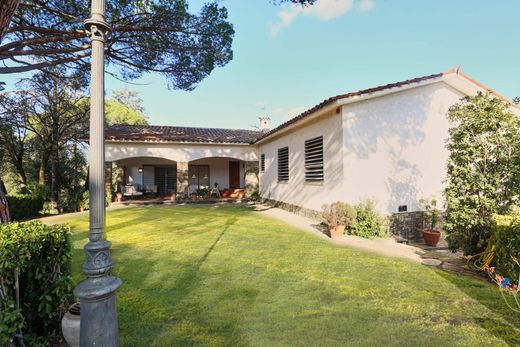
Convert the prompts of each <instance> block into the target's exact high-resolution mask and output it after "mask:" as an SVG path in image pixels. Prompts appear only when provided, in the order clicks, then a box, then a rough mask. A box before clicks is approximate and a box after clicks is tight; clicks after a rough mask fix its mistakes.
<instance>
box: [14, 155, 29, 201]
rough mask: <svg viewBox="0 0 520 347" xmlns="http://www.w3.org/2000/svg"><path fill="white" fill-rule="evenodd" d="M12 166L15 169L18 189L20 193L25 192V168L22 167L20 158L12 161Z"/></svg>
mask: <svg viewBox="0 0 520 347" xmlns="http://www.w3.org/2000/svg"><path fill="white" fill-rule="evenodd" d="M14 166H15V169H16V175H17V176H18V184H19V185H20V191H21V192H22V194H25V193H27V175H26V174H25V169H24V168H23V162H22V158H21V157H20V158H19V159H16V160H15V162H14Z"/></svg>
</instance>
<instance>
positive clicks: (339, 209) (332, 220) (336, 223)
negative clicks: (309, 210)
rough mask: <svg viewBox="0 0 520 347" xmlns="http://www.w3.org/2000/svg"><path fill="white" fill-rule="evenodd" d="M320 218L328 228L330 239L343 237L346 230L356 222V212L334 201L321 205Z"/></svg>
mask: <svg viewBox="0 0 520 347" xmlns="http://www.w3.org/2000/svg"><path fill="white" fill-rule="evenodd" d="M322 209H323V212H322V214H321V215H322V217H323V219H324V220H325V223H326V224H327V226H328V227H329V232H330V237H331V238H333V239H334V238H337V237H341V236H343V234H344V233H345V229H346V228H350V227H352V226H353V225H354V223H355V221H356V211H355V210H354V209H353V208H352V206H350V205H349V204H347V203H344V202H341V201H336V202H334V203H332V204H330V205H323V207H322Z"/></svg>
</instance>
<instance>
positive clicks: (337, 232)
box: [329, 225, 345, 239]
mask: <svg viewBox="0 0 520 347" xmlns="http://www.w3.org/2000/svg"><path fill="white" fill-rule="evenodd" d="M329 232H330V238H331V239H335V238H338V237H342V236H343V234H344V233H345V226H344V225H338V226H337V227H329Z"/></svg>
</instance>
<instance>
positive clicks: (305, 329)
mask: <svg viewBox="0 0 520 347" xmlns="http://www.w3.org/2000/svg"><path fill="white" fill-rule="evenodd" d="M58 220H59V219H58ZM60 221H66V222H68V223H70V225H71V226H72V227H73V229H74V236H73V245H74V249H75V253H74V267H73V268H74V273H75V279H76V280H80V279H81V274H80V271H81V270H80V268H81V263H82V262H83V256H84V255H83V250H82V247H83V245H84V244H85V243H86V236H87V218H86V215H81V216H80V217H77V216H76V217H65V218H62V219H61V220H60ZM107 230H108V237H109V239H110V240H111V241H112V242H113V256H114V259H115V260H116V267H115V273H116V274H117V275H118V276H119V277H121V279H122V280H123V286H122V287H121V289H120V290H119V291H118V314H119V325H120V337H121V345H122V346H139V347H142V346H345V345H348V346H381V345H385V346H390V345H394V346H477V345H478V346H502V345H508V344H509V345H518V344H520V317H519V316H518V315H516V316H515V314H514V313H512V312H511V311H508V309H507V308H506V307H505V305H504V303H503V302H502V298H501V296H500V293H499V292H498V291H497V290H496V289H495V288H494V287H493V286H491V285H490V284H488V283H486V282H484V281H479V280H475V279H470V278H465V277H461V276H456V275H452V274H449V273H445V272H442V271H439V270H436V269H432V268H428V267H425V266H422V265H419V264H415V263H410V262H407V261H405V260H400V259H395V258H387V257H383V256H378V255H373V254H369V253H365V252H362V251H359V250H355V249H351V248H345V247H340V246H335V245H333V244H331V243H329V242H327V241H325V240H322V239H320V238H318V237H315V236H313V235H310V234H308V233H305V232H302V231H299V230H297V229H295V228H292V227H290V226H287V225H285V224H283V223H281V222H279V221H277V220H274V219H269V218H266V217H263V216H261V215H259V214H258V213H257V212H253V211H251V210H248V209H247V208H245V207H240V206H225V207H217V206H193V207H187V206H178V207H158V206H152V207H143V208H128V209H120V210H113V211H110V212H109V213H108V215H107Z"/></svg>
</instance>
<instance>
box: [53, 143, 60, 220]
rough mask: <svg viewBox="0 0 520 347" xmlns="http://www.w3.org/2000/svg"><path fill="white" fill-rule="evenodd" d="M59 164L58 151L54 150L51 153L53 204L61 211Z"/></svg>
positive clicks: (56, 209) (55, 208)
mask: <svg viewBox="0 0 520 347" xmlns="http://www.w3.org/2000/svg"><path fill="white" fill-rule="evenodd" d="M58 164H59V163H58V151H57V150H53V151H52V154H51V205H52V209H53V210H55V211H58V212H61V211H60V184H59V172H58V167H59V165H58Z"/></svg>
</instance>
